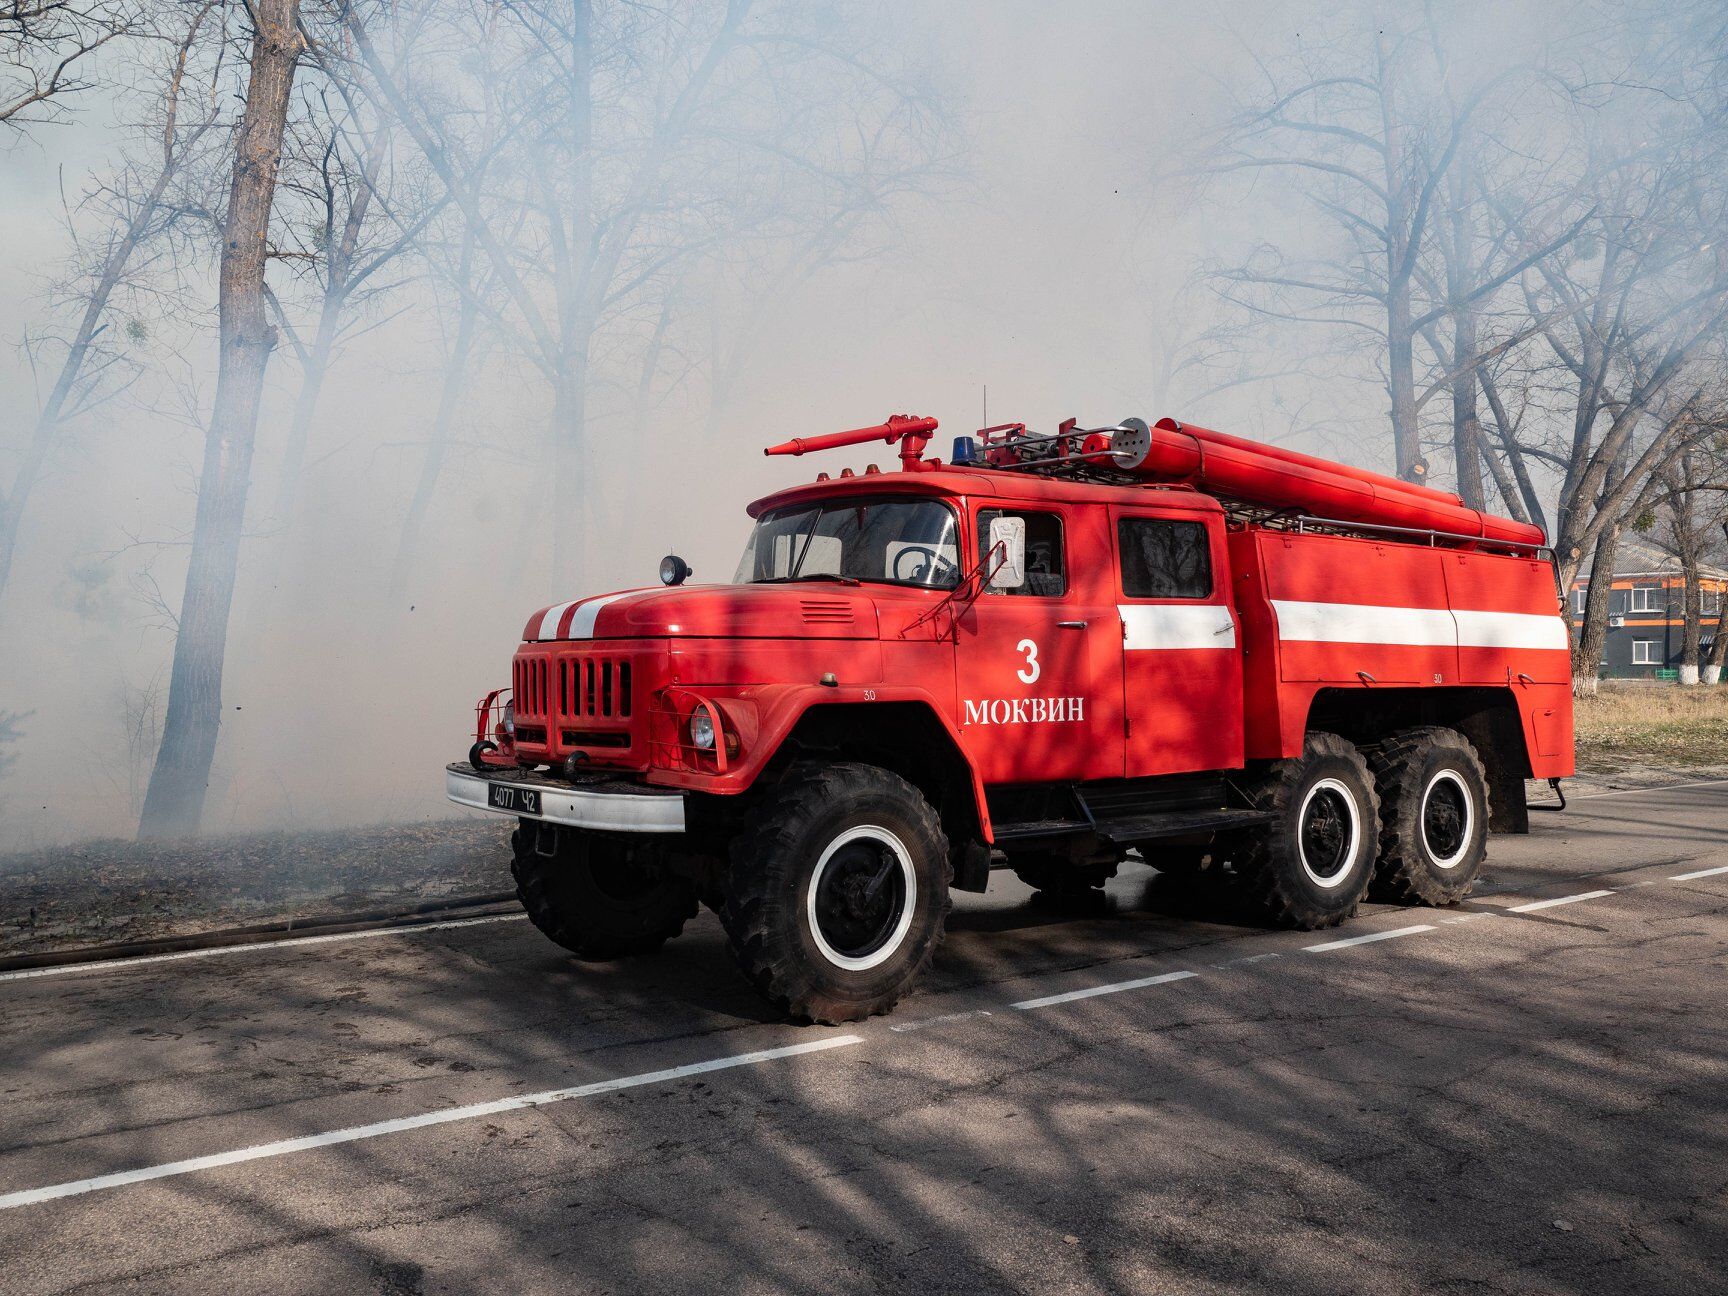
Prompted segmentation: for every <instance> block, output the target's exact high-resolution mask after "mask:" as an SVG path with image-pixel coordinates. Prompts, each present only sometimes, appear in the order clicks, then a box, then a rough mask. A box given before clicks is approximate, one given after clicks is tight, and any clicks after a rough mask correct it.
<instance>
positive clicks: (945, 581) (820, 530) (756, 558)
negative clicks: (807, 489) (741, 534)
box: [733, 499, 960, 589]
mask: <svg viewBox="0 0 1728 1296" xmlns="http://www.w3.org/2000/svg"><path fill="white" fill-rule="evenodd" d="M959 555H960V545H959V536H958V534H957V532H956V529H955V521H954V512H953V510H952V509H950V508H948V507H947V506H946V505H943V504H939V503H937V502H936V501H935V500H884V499H875V500H870V499H861V500H826V501H824V502H822V503H821V504H801V505H793V506H791V507H789V508H783V509H776V510H775V511H774V512H772V513H764V514H763V515H762V516H761V517H759V518H758V519H756V530H755V531H754V532H752V533H751V536H750V543H749V544H748V545H746V546H745V547H744V560H743V561H742V562H741V563H739V564H738V574H737V576H736V577H734V578H733V579H734V583H735V584H739V585H762V584H767V583H769V582H773V581H801V580H837V581H842V582H846V583H857V582H861V581H869V582H871V583H873V584H886V585H917V586H921V587H924V588H928V589H952V588H954V586H955V584H956V583H957V582H958V581H959V579H960V567H959Z"/></svg>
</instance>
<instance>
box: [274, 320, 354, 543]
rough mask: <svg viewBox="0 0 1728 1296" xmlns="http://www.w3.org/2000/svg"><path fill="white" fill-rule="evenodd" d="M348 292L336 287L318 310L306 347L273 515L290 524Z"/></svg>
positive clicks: (283, 454) (284, 447) (277, 519)
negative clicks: (344, 292)
mask: <svg viewBox="0 0 1728 1296" xmlns="http://www.w3.org/2000/svg"><path fill="white" fill-rule="evenodd" d="M345 304H346V298H345V295H344V294H343V293H342V291H341V290H340V289H337V288H335V287H332V288H331V289H330V290H329V291H328V292H326V293H325V295H324V303H323V305H322V307H321V308H320V309H319V311H318V331H317V333H315V334H314V335H313V337H312V345H311V346H310V347H308V348H306V353H305V359H304V364H303V367H302V369H301V371H300V395H299V397H298V398H297V399H296V400H295V402H294V418H293V420H292V421H291V422H290V423H289V425H288V439H287V441H286V442H285V443H284V445H283V449H282V468H281V472H280V473H279V474H278V476H277V478H276V502H275V504H274V505H273V506H272V507H271V510H270V517H272V518H274V519H275V520H276V521H277V522H278V523H281V524H284V525H286V524H287V523H288V522H289V521H290V520H291V518H292V515H293V512H294V505H295V501H296V500H297V499H298V498H299V494H300V476H301V474H302V473H303V472H304V471H305V468H306V447H307V445H308V443H310V441H311V439H312V421H313V419H315V418H316V417H317V414H318V397H319V396H320V395H321V394H322V393H323V391H324V376H325V375H326V374H327V373H329V372H330V358H331V353H332V352H333V351H334V350H335V349H336V332H337V326H338V325H339V324H340V322H341V318H342V308H343V306H344V305H345Z"/></svg>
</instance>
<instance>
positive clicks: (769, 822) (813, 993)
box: [719, 762, 953, 1026]
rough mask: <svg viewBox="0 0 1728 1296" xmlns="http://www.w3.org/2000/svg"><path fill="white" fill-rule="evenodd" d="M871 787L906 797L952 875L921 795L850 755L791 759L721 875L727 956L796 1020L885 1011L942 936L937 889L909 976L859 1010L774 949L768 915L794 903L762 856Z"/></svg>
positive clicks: (790, 845)
mask: <svg viewBox="0 0 1728 1296" xmlns="http://www.w3.org/2000/svg"><path fill="white" fill-rule="evenodd" d="M872 788H874V789H875V790H878V791H885V792H890V793H892V794H894V795H896V796H898V797H902V798H904V799H905V801H906V807H907V809H908V810H909V812H910V813H912V814H913V815H914V817H915V818H917V819H919V820H920V827H921V828H922V829H923V830H924V831H925V832H926V833H927V834H928V835H929V837H930V838H931V839H932V840H933V841H934V842H935V843H936V845H937V846H938V847H939V849H937V850H936V852H935V856H934V858H935V859H936V860H937V862H938V863H937V867H939V868H941V869H943V870H945V871H946V875H947V881H948V882H949V883H950V884H952V882H953V865H952V863H951V862H950V858H949V852H948V844H947V837H946V836H945V835H944V834H943V832H942V822H941V820H940V819H939V818H938V817H937V814H936V811H935V810H934V809H933V808H932V807H931V806H930V804H929V802H927V801H926V800H925V799H924V797H923V794H922V793H920V792H919V791H918V789H917V788H915V787H913V786H912V785H911V784H910V783H908V782H907V781H906V780H905V779H903V778H901V777H900V776H899V775H897V774H894V773H891V772H890V771H888V770H885V769H882V768H880V767H879V766H875V765H862V764H856V763H850V762H837V763H832V764H828V763H823V764H818V763H814V762H801V763H799V764H796V765H794V766H792V768H791V769H789V770H788V771H787V773H786V775H785V777H783V778H782V779H781V780H780V782H779V784H778V785H776V786H775V787H774V789H773V790H772V791H770V792H769V793H767V795H766V796H765V797H764V798H763V800H762V801H761V802H760V803H759V804H758V805H757V806H756V807H755V808H754V809H753V810H752V812H751V814H750V815H749V817H748V819H747V821H746V823H745V826H744V828H743V829H742V830H741V831H740V832H739V833H738V834H737V835H736V836H735V837H734V838H733V840H732V846H731V852H730V857H729V861H728V868H727V874H726V894H725V901H724V903H723V904H722V905H721V907H720V911H719V912H720V924H721V926H722V927H723V928H724V929H725V931H726V942H727V946H728V948H729V950H730V952H731V954H732V957H733V959H734V960H735V961H736V962H737V964H738V967H739V969H740V970H741V971H742V972H743V973H744V976H745V978H746V979H747V980H748V981H749V982H750V984H751V986H752V987H754V988H755V990H756V992H757V993H758V994H760V995H761V996H762V997H763V998H765V999H767V1000H768V1001H769V1002H770V1003H772V1004H774V1005H775V1006H776V1007H777V1008H779V1009H780V1010H781V1011H782V1012H785V1013H787V1014H788V1015H790V1016H792V1017H794V1018H797V1019H799V1020H801V1021H806V1022H812V1023H815V1024H816V1025H820V1026H838V1025H841V1024H842V1023H844V1022H848V1021H857V1020H861V1019H862V1018H863V1017H874V1016H876V1015H878V1014H880V1013H885V1012H887V1011H888V1010H889V1009H890V1008H892V1007H893V1006H894V1005H895V1004H896V1003H898V1002H899V1001H900V1000H901V999H902V998H904V997H905V995H906V994H907V993H908V992H909V991H910V990H911V988H912V986H913V985H915V984H916V983H917V982H918V981H919V980H920V979H921V978H922V977H923V976H924V974H925V973H926V972H927V971H928V970H929V967H930V963H931V961H932V960H933V959H934V957H935V954H936V948H937V946H939V945H940V944H941V943H942V938H943V936H944V935H945V928H946V925H947V918H948V911H949V909H951V908H952V906H953V902H952V900H951V899H950V898H949V897H948V895H947V892H946V890H944V894H943V906H942V914H941V921H939V922H938V923H937V926H936V934H935V939H934V940H932V941H930V942H929V944H928V946H927V948H925V950H924V951H923V953H922V956H921V957H920V959H919V960H918V962H917V964H916V966H915V967H914V968H913V969H912V971H911V975H909V976H907V977H905V978H903V979H902V984H901V987H900V988H899V989H898V990H897V991H895V992H894V993H892V994H886V995H882V996H879V997H878V998H876V999H875V1000H872V1001H869V1002H868V1003H867V1004H866V1005H865V1011H863V1012H862V1013H860V1012H859V1011H858V1008H859V1005H858V1004H857V1003H856V1002H853V1001H850V1000H841V999H836V998H834V997H832V996H828V995H825V994H823V993H822V991H821V989H820V987H817V986H813V985H811V984H810V982H809V980H808V978H807V977H805V976H803V975H801V974H800V972H799V970H798V969H797V967H796V966H795V964H794V962H793V960H792V958H791V957H790V955H789V952H787V951H782V950H777V949H776V948H775V946H776V943H777V942H776V933H777V932H778V931H779V930H780V927H779V924H777V923H775V921H774V918H775V916H776V914H777V911H778V907H779V906H781V905H784V904H788V903H792V904H796V903H797V898H796V896H793V895H785V894H781V893H779V892H778V891H777V890H776V889H775V887H774V883H773V880H772V878H771V877H770V875H769V873H768V871H767V870H765V869H763V868H762V866H761V861H762V860H764V859H769V858H778V857H783V856H788V855H791V854H793V853H794V852H795V851H796V850H797V848H798V842H799V840H800V838H801V835H802V830H805V829H807V828H809V827H810V825H811V821H812V820H813V819H815V818H816V817H817V816H818V815H819V814H820V813H821V812H823V811H824V810H826V809H827V808H829V807H831V806H832V805H834V804H835V802H836V801H839V800H844V799H847V798H850V797H855V796H857V795H858V794H859V793H861V792H864V791H867V790H870V789H872Z"/></svg>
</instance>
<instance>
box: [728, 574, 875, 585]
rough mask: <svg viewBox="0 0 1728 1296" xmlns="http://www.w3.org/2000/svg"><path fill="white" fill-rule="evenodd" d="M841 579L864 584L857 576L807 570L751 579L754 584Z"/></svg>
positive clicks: (841, 581) (843, 581)
mask: <svg viewBox="0 0 1728 1296" xmlns="http://www.w3.org/2000/svg"><path fill="white" fill-rule="evenodd" d="M815 580H831V581H839V582H840V584H842V585H862V584H863V583H864V582H863V581H861V580H859V579H858V578H857V577H856V576H842V575H841V574H840V573H839V572H805V573H804V574H803V575H799V576H764V577H763V578H762V579H761V580H758V581H751V582H750V583H751V584H752V585H785V584H787V583H789V582H791V581H815Z"/></svg>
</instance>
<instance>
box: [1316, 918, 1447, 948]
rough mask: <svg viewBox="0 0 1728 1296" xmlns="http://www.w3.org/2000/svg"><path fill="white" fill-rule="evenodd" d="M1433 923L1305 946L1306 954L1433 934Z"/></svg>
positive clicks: (1395, 928)
mask: <svg viewBox="0 0 1728 1296" xmlns="http://www.w3.org/2000/svg"><path fill="white" fill-rule="evenodd" d="M1433 930H1434V924H1433V923H1417V924H1416V925H1415V926H1413V927H1394V928H1393V929H1392V930H1391V931H1378V932H1369V933H1368V934H1367V935H1366V936H1349V937H1346V938H1345V939H1344V940H1335V941H1327V942H1325V944H1322V945H1304V946H1303V947H1302V948H1303V950H1304V952H1306V953H1309V954H1324V953H1325V952H1326V951H1327V950H1341V949H1348V948H1349V947H1350V946H1352V945H1372V944H1373V943H1374V942H1375V941H1384V940H1396V939H1398V937H1400V936H1414V935H1416V934H1417V933H1418V932H1431V931H1433Z"/></svg>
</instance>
